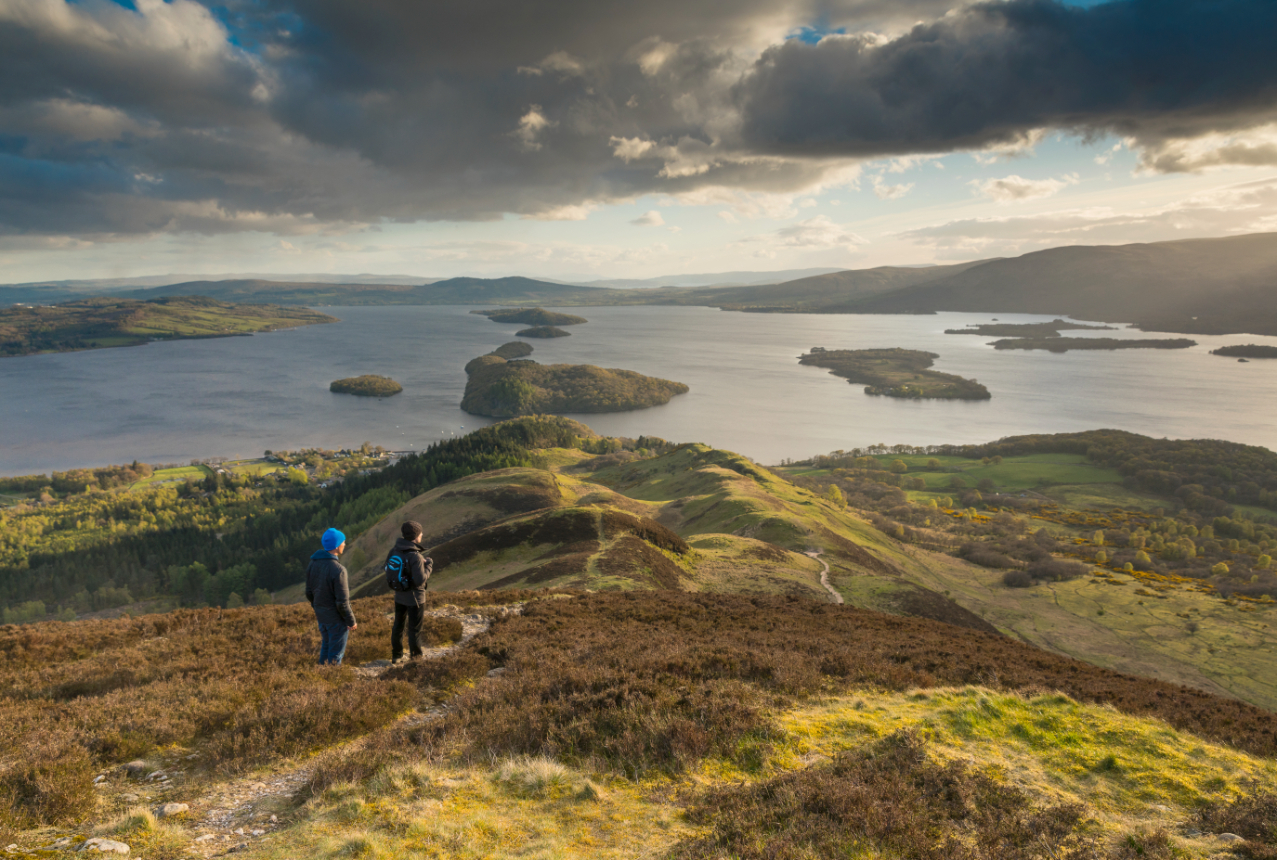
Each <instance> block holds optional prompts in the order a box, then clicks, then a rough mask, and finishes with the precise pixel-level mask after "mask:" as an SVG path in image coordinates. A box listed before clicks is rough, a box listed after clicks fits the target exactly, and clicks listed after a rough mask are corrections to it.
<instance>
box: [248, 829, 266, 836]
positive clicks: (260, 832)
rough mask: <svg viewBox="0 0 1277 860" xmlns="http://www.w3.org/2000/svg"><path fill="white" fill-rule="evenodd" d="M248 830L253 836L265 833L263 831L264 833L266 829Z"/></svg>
mask: <svg viewBox="0 0 1277 860" xmlns="http://www.w3.org/2000/svg"><path fill="white" fill-rule="evenodd" d="M250 832H251V833H252V834H253V835H254V836H263V835H265V833H266V831H265V830H253V831H250Z"/></svg>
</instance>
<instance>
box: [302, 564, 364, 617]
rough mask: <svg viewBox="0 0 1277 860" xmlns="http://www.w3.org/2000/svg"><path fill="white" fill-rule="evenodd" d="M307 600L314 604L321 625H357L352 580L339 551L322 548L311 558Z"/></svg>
mask: <svg viewBox="0 0 1277 860" xmlns="http://www.w3.org/2000/svg"><path fill="white" fill-rule="evenodd" d="M306 599H307V600H309V601H310V605H311V606H313V607H315V620H316V621H318V622H319V623H320V624H345V625H346V626H347V627H354V626H355V613H354V612H351V611H350V582H349V581H348V580H347V579H346V568H344V567H342V565H341V562H339V561H337V555H336V553H331V552H329V551H328V550H326V549H321V550H320V551H319V552H317V553H315V554H314V555H312V556H311V557H310V566H309V567H307V568H306Z"/></svg>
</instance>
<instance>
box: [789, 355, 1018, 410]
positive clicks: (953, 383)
mask: <svg viewBox="0 0 1277 860" xmlns="http://www.w3.org/2000/svg"><path fill="white" fill-rule="evenodd" d="M939 357H940V356H939V355H937V354H936V353H934V352H923V351H922V350H917V349H824V348H823V347H819V346H816V347H812V350H811V352H809V353H807V354H806V355H804V356H800V357H799V359H798V362H799V364H809V365H812V366H814V367H823V368H825V369H827V370H828V371H829V372H830V373H832V374H833V375H834V376H841V377H842V378H844V379H846V380H847V381H848V382H850V383H852V384H853V385H857V384H859V385H864V386H865V394H875V395H881V396H884V397H904V398H909V399H934V400H988V399H990V398H991V397H992V396H993V395H991V394H990V393H989V389H987V388H985V387H984V386H983V385H981V384H980V383H978V382H976V381H975V380H974V379H964V378H963V377H961V376H955V375H954V374H952V373H940V372H938V371H935V370H929V369H928V368H930V367H931V365H932V363H934V361H935V360H936V359H937V358H939Z"/></svg>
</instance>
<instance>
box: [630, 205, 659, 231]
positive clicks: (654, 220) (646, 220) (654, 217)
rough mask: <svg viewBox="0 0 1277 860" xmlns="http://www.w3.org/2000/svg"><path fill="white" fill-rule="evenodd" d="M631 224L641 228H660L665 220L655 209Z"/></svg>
mask: <svg viewBox="0 0 1277 860" xmlns="http://www.w3.org/2000/svg"><path fill="white" fill-rule="evenodd" d="M630 223H631V224H635V225H637V226H639V227H660V226H661V225H662V224H664V223H665V219H664V218H662V217H661V213H660V212H658V211H656V210H655V209H652V210H651V211H649V212H644V213H643V214H642V215H640V216H639V217H637V218H635V219H634V220H633V221H631V222H630Z"/></svg>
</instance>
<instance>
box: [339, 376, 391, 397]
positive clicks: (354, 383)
mask: <svg viewBox="0 0 1277 860" xmlns="http://www.w3.org/2000/svg"><path fill="white" fill-rule="evenodd" d="M328 390H329V391H331V392H333V393H334V394H354V395H355V396H357V397H392V396H394V395H396V394H398V393H399V392H401V391H403V386H402V385H400V384H399V383H398V382H395V381H394V380H393V379H391V378H390V377H388V376H378V375H377V374H375V373H367V374H364V375H363V376H351V377H349V378H347V379H338V380H335V381H334V382H333V383H332V384H331V385H329V386H328Z"/></svg>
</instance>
